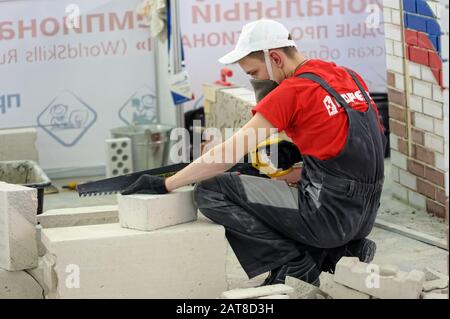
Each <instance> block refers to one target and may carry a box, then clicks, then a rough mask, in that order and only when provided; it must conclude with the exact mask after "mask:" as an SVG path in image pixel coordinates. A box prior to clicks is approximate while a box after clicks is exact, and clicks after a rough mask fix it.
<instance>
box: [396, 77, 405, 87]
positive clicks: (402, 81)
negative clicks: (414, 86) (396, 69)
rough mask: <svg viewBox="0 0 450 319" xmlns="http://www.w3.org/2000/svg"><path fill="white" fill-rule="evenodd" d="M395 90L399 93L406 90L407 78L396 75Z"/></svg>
mask: <svg viewBox="0 0 450 319" xmlns="http://www.w3.org/2000/svg"><path fill="white" fill-rule="evenodd" d="M395 88H396V89H397V90H399V91H404V90H405V78H404V77H403V75H401V74H397V73H395Z"/></svg>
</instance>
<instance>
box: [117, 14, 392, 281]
mask: <svg viewBox="0 0 450 319" xmlns="http://www.w3.org/2000/svg"><path fill="white" fill-rule="evenodd" d="M219 61H220V62H222V63H224V64H231V63H239V65H240V66H241V68H242V69H243V70H244V72H246V73H247V74H249V75H250V76H251V77H252V78H253V79H252V84H253V86H254V88H255V93H256V96H257V100H258V104H257V105H256V106H255V107H254V108H253V110H252V112H253V114H254V116H253V118H252V119H251V120H250V121H249V122H248V123H247V124H246V125H245V126H244V128H242V129H241V130H239V131H238V132H237V133H236V134H235V135H234V136H233V137H232V138H230V139H229V140H227V141H225V142H224V143H223V144H221V145H218V146H216V147H215V148H213V149H212V150H211V151H209V152H208V153H206V154H204V155H202V157H200V158H199V159H197V160H196V161H194V162H193V163H192V164H190V165H189V166H188V167H186V168H185V169H184V170H182V171H180V172H178V173H177V174H176V175H174V176H172V177H169V178H167V179H165V180H164V179H163V178H159V177H153V176H144V177H142V178H141V179H140V180H138V181H137V182H136V183H135V184H134V185H131V186H130V187H129V189H127V190H125V191H124V192H123V194H131V193H135V192H144V193H166V192H170V191H172V190H174V189H176V188H179V187H181V186H184V185H188V184H191V183H197V186H196V189H195V200H196V202H197V204H198V207H199V209H200V211H201V212H202V213H203V214H204V215H205V216H207V217H209V218H210V219H211V220H213V221H214V222H216V223H218V224H221V225H223V226H224V227H225V229H226V235H227V239H228V241H229V243H230V245H231V247H232V248H233V250H234V252H235V254H236V256H237V258H238V259H239V261H240V263H241V265H242V267H243V268H244V270H245V271H246V273H247V274H248V276H249V277H250V278H252V277H255V276H257V275H260V274H262V273H265V272H267V271H270V272H271V273H270V276H269V277H268V278H267V279H266V281H265V284H276V283H283V282H284V280H285V277H286V276H293V277H297V278H299V279H301V280H304V281H307V282H309V283H312V284H315V285H318V284H319V280H318V278H319V275H320V272H321V271H333V270H334V267H335V264H336V262H337V261H338V260H339V259H340V258H341V257H342V256H357V257H359V258H360V260H362V261H365V262H370V261H371V260H372V259H373V257H374V253H375V248H376V247H375V243H373V242H371V241H370V240H367V239H365V238H366V236H367V235H368V234H369V233H370V232H371V230H372V227H373V225H374V221H375V217H376V213H377V210H378V207H379V204H380V197H381V191H382V186H383V181H384V150H385V145H386V141H385V137H384V135H383V129H382V127H381V124H380V121H379V118H378V115H377V108H376V105H375V104H374V103H373V101H372V100H371V98H370V96H369V93H368V92H367V91H368V89H367V87H366V85H365V84H364V82H363V80H362V79H361V77H360V76H359V75H357V74H356V73H354V72H353V71H351V70H347V69H345V68H342V67H338V66H336V65H335V64H334V63H330V62H324V61H321V60H308V59H306V58H305V57H304V56H302V55H301V54H300V53H299V52H298V51H297V49H296V45H295V43H294V42H293V41H292V40H291V38H290V35H289V32H288V31H287V29H286V28H285V27H284V26H283V25H281V24H280V23H278V22H275V21H271V20H259V21H256V22H253V23H250V24H248V25H246V26H244V28H243V30H242V33H241V36H240V38H239V41H238V43H237V46H236V48H235V49H234V50H233V51H232V52H230V53H229V54H227V55H226V56H224V57H223V58H221V59H220V60H219ZM274 128H276V129H277V130H278V131H285V132H286V134H287V135H288V136H289V137H290V138H291V139H292V140H293V142H294V143H295V144H296V146H297V147H298V149H299V151H300V152H301V154H302V157H303V163H304V169H303V170H302V171H301V178H300V176H299V177H298V178H297V179H299V181H298V186H297V187H291V186H290V185H291V184H290V183H287V182H286V181H284V180H270V179H263V178H259V177H254V176H246V175H240V174H236V173H224V172H226V171H227V170H228V169H230V168H231V167H232V166H233V165H234V163H236V162H237V161H238V160H239V159H240V158H242V157H243V156H244V155H245V154H246V153H248V152H249V151H251V150H252V149H254V148H255V147H256V145H258V143H259V142H261V141H263V140H265V139H266V138H267V137H269V134H270V129H274ZM258 129H259V130H258ZM261 129H262V130H261ZM246 130H254V131H256V130H258V131H257V138H256V140H254V141H250V139H246V137H245V136H246V135H245V132H246ZM242 141H244V147H243V149H242V151H238V150H237V149H235V148H234V147H233V145H236V144H238V143H239V142H242ZM230 149H231V150H233V151H232V154H231V155H232V156H231V157H232V159H233V161H232V162H229V163H217V162H216V163H209V162H208V163H207V162H206V161H205V159H206V158H207V157H208V156H209V157H211V156H212V155H213V154H214V153H216V152H224V153H226V152H230V151H229V150H230ZM238 149H239V148H238Z"/></svg>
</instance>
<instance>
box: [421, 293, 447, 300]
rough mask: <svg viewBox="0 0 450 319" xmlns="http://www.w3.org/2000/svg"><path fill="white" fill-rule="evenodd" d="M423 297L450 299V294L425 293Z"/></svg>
mask: <svg viewBox="0 0 450 319" xmlns="http://www.w3.org/2000/svg"><path fill="white" fill-rule="evenodd" d="M422 299H448V294H435V293H430V294H424V295H423V297H422Z"/></svg>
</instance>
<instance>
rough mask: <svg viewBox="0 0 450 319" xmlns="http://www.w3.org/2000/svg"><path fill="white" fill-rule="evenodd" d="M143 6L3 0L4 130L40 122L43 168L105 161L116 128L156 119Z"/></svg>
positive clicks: (102, 0) (134, 1)
mask: <svg viewBox="0 0 450 319" xmlns="http://www.w3.org/2000/svg"><path fill="white" fill-rule="evenodd" d="M138 3H139V1H138V0H126V1H123V0H95V1H92V0H76V1H73V0H58V1H56V0H27V1H6V2H0V74H1V77H0V128H16V127H37V128H38V142H37V143H38V147H39V157H40V163H41V166H42V167H43V168H44V169H58V168H79V167H96V166H102V165H104V162H105V151H104V150H105V146H104V143H105V142H104V141H105V139H106V138H108V137H110V129H111V128H114V127H118V126H122V125H127V124H129V123H133V122H137V123H155V122H157V117H158V114H157V103H156V92H155V77H154V54H153V51H152V40H151V38H150V31H149V28H148V27H147V26H145V25H143V23H142V22H141V21H140V20H139V18H138V16H137V14H136V8H137V5H138Z"/></svg>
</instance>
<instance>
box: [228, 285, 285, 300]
mask: <svg viewBox="0 0 450 319" xmlns="http://www.w3.org/2000/svg"><path fill="white" fill-rule="evenodd" d="M293 292H294V289H293V288H292V287H289V286H287V285H281V284H278V285H270V286H262V287H256V288H245V289H233V290H230V291H225V292H224V293H222V296H221V297H222V298H223V299H255V298H259V297H267V296H274V295H284V294H291V293H293Z"/></svg>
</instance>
